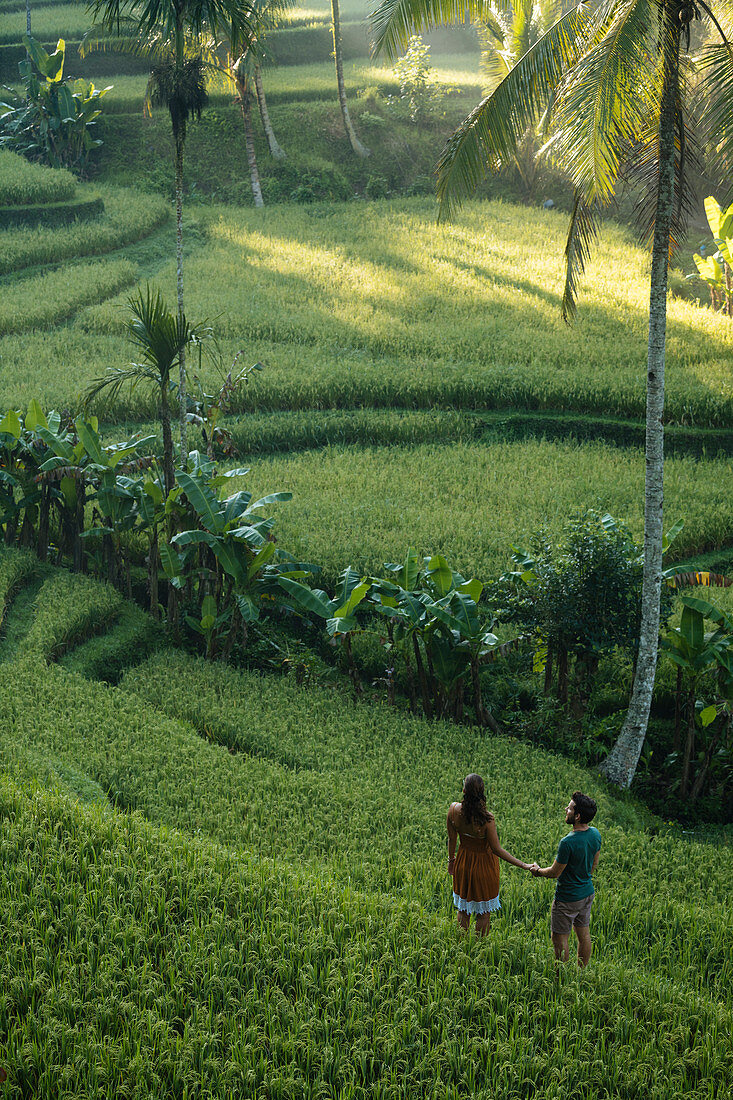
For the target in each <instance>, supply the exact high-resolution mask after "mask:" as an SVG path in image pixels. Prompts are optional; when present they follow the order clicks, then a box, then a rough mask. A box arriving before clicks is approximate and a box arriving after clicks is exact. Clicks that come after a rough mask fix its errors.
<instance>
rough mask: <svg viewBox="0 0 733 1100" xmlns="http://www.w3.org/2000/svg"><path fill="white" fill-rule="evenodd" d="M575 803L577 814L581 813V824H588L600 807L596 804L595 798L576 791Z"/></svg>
mask: <svg viewBox="0 0 733 1100" xmlns="http://www.w3.org/2000/svg"><path fill="white" fill-rule="evenodd" d="M573 803H574V805H575V812H576V814H580V824H581V825H587V824H588V822H589V821H592V820H593V818H594V817H595V816H596V810H597V809H598V807H597V806H596V804H595V800H594V799H592V798H590V797H589V796H588V795H587V794H582V793H581V792H580V791H576V792H575V794H574V795H573Z"/></svg>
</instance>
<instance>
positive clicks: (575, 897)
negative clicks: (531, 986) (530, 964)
mask: <svg viewBox="0 0 733 1100" xmlns="http://www.w3.org/2000/svg"><path fill="white" fill-rule="evenodd" d="M595 814H596V804H595V802H594V801H593V799H592V798H589V797H588V795H585V794H582V793H581V792H580V791H576V792H575V793H574V795H573V797H572V798H571V799H570V802H569V803H568V805H567V808H566V810H565V824H566V825H571V826H572V832H570V833H568V834H567V836H565V837H563V839H562V840H561V841H560V846H559V848H558V850H557V856H556V857H555V861H554V862H553V864H552V866H551V867H540V866H539V864H537V863H522V861H521V859H516V857H515V856H513V855H511V854H510V853H509V852H507V851H506V850H505V849H504V848H502V846H501V844H500V843H499V834H498V832H497V828H496V819H495V818H494V815H493V814H492V813H490V812H489V810H487V808H486V795H485V793H484V781H483V779H482V778H481V776H480V775H475V774H471V775H468V776H466V778H465V780H464V781H463V795H462V801H461V802H453V803H451V806H450V809H449V810H448V823H447V824H448V874H449V875H451V876H452V878H453V904H454V905H455V907H456V909H457V910H458V925H459V927H460V928H462V929H464V930H467V929H468V926H469V922H470V920H471V915H472V914H473V916H474V917H475V918H476V934H477V935H478V936H485V935H486V934H487V932H488V931H489V926H490V924H491V914H492V913H494V912H496V911H497V910H498V909H500V908H501V905H500V902H499V860H500V859H504V860H506V862H507V863H513V864H514V866H515V867H521V868H522V870H523V871H529V872H530V873H531V874H532V875H533V876H534V877H535V878H552V879H557V885H556V887H555V898H554V900H553V903H552V910H551V915H550V930H551V933H552V946H553V948H554V950H555V958H556V959H558V960H560V959H562V960H564V961H567V959H568V957H569V953H570V948H569V940H570V932H571V931H572V930H573V929H575V935H576V937H577V940H578V965H579V966H586V965H587V963H588V961H589V960H590V956H591V950H592V948H591V939H590V910H591V905H592V904H593V896H594V886H593V877H592V876H593V872H594V871H595V869H596V867H597V865H598V857H599V854H600V850H601V834H600V833H599V832H598V830H597V829H595V828H593V826H591V824H590V822H591V821H592V820H593V818H594V817H595ZM459 839H460V845H459V847H458V854H456V842H457V841H458V840H459Z"/></svg>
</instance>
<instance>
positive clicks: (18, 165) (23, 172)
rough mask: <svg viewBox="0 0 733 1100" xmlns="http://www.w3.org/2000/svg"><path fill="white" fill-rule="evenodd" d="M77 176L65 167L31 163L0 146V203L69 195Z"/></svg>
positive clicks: (52, 199)
mask: <svg viewBox="0 0 733 1100" xmlns="http://www.w3.org/2000/svg"><path fill="white" fill-rule="evenodd" d="M77 186H78V184H77V180H76V179H75V177H74V176H73V175H72V174H71V172H68V171H66V169H65V168H56V169H55V168H47V167H46V166H45V165H42V164H32V163H31V162H30V161H28V160H26V159H25V157H21V156H20V155H19V154H18V153H13V152H11V151H10V150H9V149H0V207H2V206H24V205H31V204H34V203H42V202H61V201H62V200H64V199H70V198H72V197H73V196H74V194H75V193H76V190H77Z"/></svg>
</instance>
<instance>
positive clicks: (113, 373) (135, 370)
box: [82, 363, 160, 412]
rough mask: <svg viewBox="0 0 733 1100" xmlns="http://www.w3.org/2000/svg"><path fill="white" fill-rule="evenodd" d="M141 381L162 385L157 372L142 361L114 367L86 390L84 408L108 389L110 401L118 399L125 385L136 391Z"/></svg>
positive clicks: (96, 379)
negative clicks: (127, 365)
mask: <svg viewBox="0 0 733 1100" xmlns="http://www.w3.org/2000/svg"><path fill="white" fill-rule="evenodd" d="M141 382H151V383H154V384H155V385H157V386H160V379H159V378H158V377H156V375H155V372H154V371H153V370H152V369H151V368H150V367H147V366H146V365H145V364H142V363H133V364H131V366H129V367H113V368H111V369H110V370H109V371H108V372H107V374H105V375H103V376H102V377H101V378H95V379H94V380H93V381H92V382H91V383H90V384H89V386H88V388H87V389H86V391H85V392H84V396H83V398H82V409H83V410H84V412H86V411H87V410H88V409H89V406H90V405H91V403H92V402H93V401H95V400H96V399H97V398H98V397H99V395H100V394H101V393H102V392H104V391H106V395H107V398H108V400H109V401H116V400H117V398H118V397H119V394H120V390H121V389H122V387H123V386H125V385H129V386H130V392H132V391H134V390H135V389H136V387H137V386H138V385H139V384H140V383H141Z"/></svg>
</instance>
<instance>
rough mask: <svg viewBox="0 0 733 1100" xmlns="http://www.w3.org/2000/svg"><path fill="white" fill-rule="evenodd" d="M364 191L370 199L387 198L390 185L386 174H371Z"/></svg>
mask: <svg viewBox="0 0 733 1100" xmlns="http://www.w3.org/2000/svg"><path fill="white" fill-rule="evenodd" d="M364 191H365V193H366V196H367V198H368V199H386V198H387V195H388V194H389V186H388V184H387V180H386V179H385V178H384V176H370V177H369V179H368V180H367V183H366V187H365V188H364Z"/></svg>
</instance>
